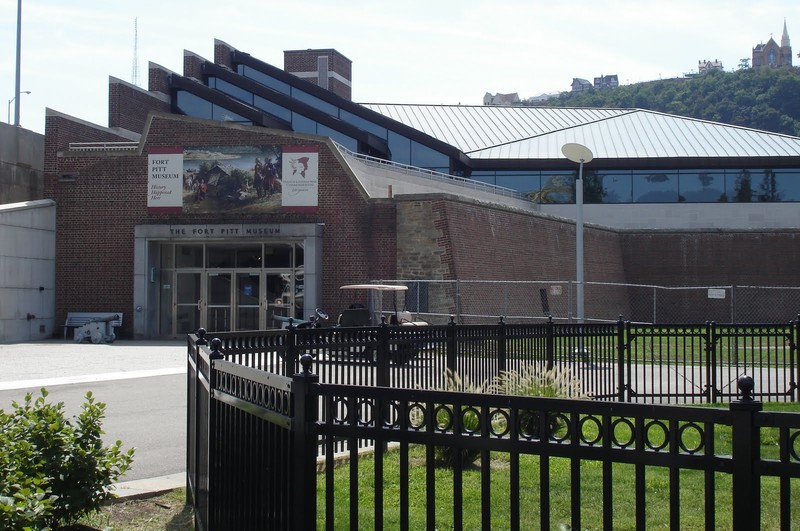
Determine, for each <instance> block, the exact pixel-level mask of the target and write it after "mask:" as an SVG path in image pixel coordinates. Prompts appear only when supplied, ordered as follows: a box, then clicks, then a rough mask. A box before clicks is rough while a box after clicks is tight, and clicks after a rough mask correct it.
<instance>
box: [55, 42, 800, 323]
mask: <svg viewBox="0 0 800 531" xmlns="http://www.w3.org/2000/svg"><path fill="white" fill-rule="evenodd" d="M351 70H352V65H351V62H350V60H348V59H347V58H346V57H344V56H343V55H341V54H340V53H338V52H337V51H335V50H329V49H328V50H303V51H289V52H286V53H285V64H284V68H282V69H281V68H277V67H275V66H272V65H269V64H267V63H264V62H262V61H260V60H258V59H256V58H255V57H253V56H251V55H250V54H248V53H244V52H241V51H239V50H236V49H235V48H233V47H231V46H229V45H228V44H226V43H224V42H220V41H216V42H215V46H214V59H213V61H212V60H206V59H204V58H202V57H200V56H198V55H196V54H193V53H191V52H185V53H184V71H183V73H176V72H171V71H169V70H167V69H165V68H163V67H160V66H159V65H157V64H153V63H151V64H150V66H149V85H148V88H147V89H143V88H139V87H137V86H134V85H132V84H129V83H126V82H124V81H121V80H119V79H115V78H111V79H110V82H109V123H108V125H107V126H104V125H98V124H91V123H87V122H85V121H82V120H80V119H79V118H76V117H71V116H67V115H64V114H62V113H59V112H58V111H56V110H52V109H49V110H48V113H47V119H46V130H45V163H44V171H45V191H44V196H45V198H47V199H52V200H53V201H54V202H55V204H56V237H55V241H56V243H55V247H56V251H55V253H56V256H55V264H56V265H55V267H56V280H55V323H56V324H58V323H63V322H64V318H65V316H66V314H67V312H71V311H109V312H122V313H123V314H124V315H125V319H124V324H123V327H122V329H120V330H118V335H120V336H121V337H131V338H161V337H164V338H166V337H178V336H180V335H182V334H185V333H187V332H192V331H195V330H196V329H197V328H198V327H201V326H203V327H205V328H206V329H208V330H213V331H225V330H254V329H265V328H271V327H273V326H276V321H275V317H276V316H279V315H282V316H292V317H296V318H302V317H304V316H308V315H309V314H310V313H311V312H313V311H314V309H315V308H317V307H320V308H324V309H325V310H326V311H328V312H329V313H330V314H331V315H336V314H337V313H338V312H339V311H340V310H342V309H343V308H345V307H347V305H348V304H349V303H350V302H352V301H351V300H350V299H349V298H348V297H350V296H349V295H348V296H346V295H344V294H343V293H342V292H341V291H340V290H339V287H340V286H342V285H344V284H352V283H366V282H371V281H387V280H392V281H404V282H415V281H441V282H442V283H443V284H441V285H440V284H430V285H428V284H425V286H426V288H425V290H424V291H425V293H424V302H423V305H424V306H425V308H424V309H423V311H424V312H426V313H429V314H430V315H440V316H446V315H447V314H448V313H453V312H454V311H455V308H454V307H453V306H454V303H453V302H452V301H453V300H454V299H453V298H452V297H444V296H443V295H442V294H440V293H438V292H437V290H438V289H440V288H438V287H436V286H446V285H447V284H444V282H445V281H474V280H481V281H541V282H544V283H547V282H551V283H553V284H555V283H556V282H560V281H569V280H573V279H575V275H576V267H575V262H576V258H575V256H576V255H575V252H576V251H575V245H576V222H575V217H576V194H575V183H576V180H577V179H576V177H577V174H578V164H576V163H575V162H572V161H570V160H568V159H567V158H566V157H565V156H564V155H563V153H562V151H561V148H562V146H564V145H565V144H568V143H578V144H582V145H584V146H587V147H588V148H590V149H591V151H592V153H593V157H594V158H593V160H592V161H591V162H589V163H587V164H585V165H584V170H583V177H584V187H583V190H584V193H583V196H584V203H585V204H584V205H583V211H582V212H583V217H584V219H585V222H586V226H585V240H584V248H585V257H586V258H585V259H586V261H585V272H586V281H587V282H593V281H594V282H606V283H610V284H614V285H620V286H622V285H626V284H658V285H667V286H720V285H724V286H728V285H736V284H744V285H759V286H787V287H796V286H798V285H800V238H799V237H798V228H800V210H798V201H800V138H795V137H789V136H785V135H780V134H774V133H767V132H763V131H754V130H751V129H746V128H742V127H734V126H729V125H725V124H719V123H711V122H705V121H701V120H694V119H688V118H683V117H678V116H672V115H667V114H662V113H656V112H650V111H644V110H640V109H577V108H573V109H563V108H560V109H557V108H547V107H521V106H462V105H406V104H378V103H372V104H367V103H362V104H359V103H355V102H353V101H351V79H352V74H351ZM523 286H527V284H520V285H519V290H522V291H519V292H516V293H512V295H513V296H515V297H518V298H521V299H530V300H531V301H533V300H535V304H532V306H531V308H530V309H529V310H527V311H526V313H527V314H530V315H531V316H538V317H544V314H545V313H546V312H545V311H544V309H543V308H542V307H541V304H540V303H541V301H540V300H539V297H540V290H539V289H534V290H532V291H531V292H530V293H528V292H525V291H524V290H526V289H529V288H527V287H523ZM441 289H442V290H445V289H446V288H441ZM503 289H504V290H506V289H507V288H505V287H504V288H503ZM548 289H549V288H548ZM415 293H417V295H415V297H416V298H417V300H416V304H417V306H418V307H417V309H419V304H420V303H421V298H422V297H421V295H419V293H420V291H419V290H417V291H416V292H415ZM498 293H499V290H488V291H486V292H484V293H483V294H482V295H481V296H480V297H468V296H467V297H463V298H462V299H461V300H459V302H458V303H457V304H459V305H461V306H462V308H461V310H463V309H464V307H468V306H472V307H473V312H472V313H474V314H480V313H482V312H483V313H487V314H488V315H494V314H493V312H492V311H491V310H486V309H484V310H481V309H480V308H479V306H480V305H482V304H484V305H488V306H491V304H492V298H493V297H495V296H498ZM547 293H548V294H549V296H550V297H551V299H552V298H556V297H567V296H569V293H570V292H569V290H563V291H562V290H560V289H552V290H549V291H548V292H547ZM627 293H628V288H618V289H616V290H614V291H613V292H612V293H610V294H606V295H604V296H602V297H599V296H598V297H591V296H587V300H586V309H587V316H590V317H593V318H597V319H616V318H617V316H618V315H619V314H623V315H629V312H630V311H631V308H630V305H629V303H628V302H627V301H626V297H627ZM445 299H446V302H445ZM406 302H407V301H406ZM772 306H775V307H777V306H780V312H782V313H780V315H778V316H777V317H776V318H777V319H784V318H785V315H788V316H789V318H791V316H794V315H796V314H797V312H798V311H799V310H800V308H793V307H790V305H789V304H788V303H787V304H783V303H781V304H772ZM562 317H565V318H566V317H569V316H566V315H565V316H562ZM53 332H54V333H56V332H57V330H54V331H53Z"/></svg>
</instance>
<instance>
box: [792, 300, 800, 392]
mask: <svg viewBox="0 0 800 531" xmlns="http://www.w3.org/2000/svg"><path fill="white" fill-rule="evenodd" d="M792 334H793V337H794V339H793V340H792V342H793V345H792V347H793V348H792V350H791V364H792V376H793V377H794V382H792V383H793V384H794V385H792V400H800V397H798V395H797V386H798V385H800V360H798V359H797V358H798V353H800V350H798V349H800V315H798V316H797V319H795V320H794V322H793V323H792ZM795 371H797V373H796V374H795Z"/></svg>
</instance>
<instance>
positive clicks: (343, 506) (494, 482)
mask: <svg viewBox="0 0 800 531" xmlns="http://www.w3.org/2000/svg"><path fill="white" fill-rule="evenodd" d="M765 409H768V410H781V411H792V412H797V411H800V405H799V404H785V403H784V404H775V405H772V404H765ZM587 425H589V424H587ZM692 433H693V432H692V430H687V437H689V438H688V439H686V440H685V442H686V443H688V444H687V445H688V446H690V447H691V445H692V442H693V441H692V440H691V436H692ZM623 438H624V437H623ZM777 441H778V439H777V433H776V430H764V431H763V433H762V438H761V446H762V455H763V456H764V457H766V458H776V457H777V451H778V448H777ZM715 448H716V450H717V453H718V454H725V453H729V452H730V431H729V430H728V429H726V428H724V427H717V429H716V430H715ZM541 463H542V461H541V459H540V457H539V456H534V455H522V456H520V483H521V486H520V491H519V492H520V493H519V497H520V508H521V514H522V521H521V528H522V529H539V523H540V520H539V518H540V513H539V507H540V488H539V478H540V470H541ZM374 464H375V463H374V458H373V456H372V455H371V454H368V455H365V456H363V457H361V458H360V459H359V463H358V515H359V516H358V518H359V521H358V528H359V529H373V528H374V507H375V500H374V489H373V486H374ZM479 464H480V461H478V462H477V463H476V465H479ZM549 465H550V483H549V484H550V487H549V494H550V503H551V513H550V514H551V516H550V526H551V528H552V529H560V528H564V529H568V527H561V526H566V525H568V524H570V501H571V497H570V496H571V494H570V492H571V481H570V477H571V476H570V460H568V459H566V458H551V459H550V463H549ZM426 470H427V467H426V455H425V448H424V447H421V446H412V447H411V448H410V450H409V484H410V488H409V496H410V504H409V506H410V510H409V520H410V525H409V527H410V529H423V528H425V526H426V520H425V518H426ZM349 474H350V468H349V467H348V466H341V467H338V468H336V469H335V472H334V478H335V479H334V485H335V487H334V499H335V502H334V507H335V519H334V522H335V526H334V527H335V529H348V528H349V526H350V522H349V507H350V501H351V500H350V482H349ZM580 474H581V497H580V502H581V518H582V521H581V528H582V529H601V528H602V514H603V505H602V479H603V474H602V463H600V462H597V461H582V462H581V464H580ZM490 476H491V480H490V492H491V529H493V530H495V529H500V530H502V529H508V528H509V521H510V505H509V499H510V493H509V488H510V462H509V456H508V454H502V453H492V454H491V474H490ZM612 477H613V508H614V529H633V528H634V527H635V505H634V500H635V496H634V492H635V466H634V465H630V464H622V463H616V464H614V465H613V466H612ZM704 481H705V479H704V473H703V472H702V471H694V470H683V471H681V472H680V473H679V483H680V507H681V521H680V526H679V527H680V528H681V529H703V528H704V518H705V507H704V493H705V486H704ZM435 482H436V488H435V492H436V497H435V500H436V501H435V506H436V528H437V529H452V528H453V522H454V517H453V497H454V491H453V471H452V470H450V469H442V468H439V469H436V480H435ZM317 483H318V492H317V499H318V510H317V512H318V522H319V527H320V528H322V527H324V520H325V508H324V499H325V497H324V490H323V489H324V484H325V483H324V476H323V475H322V474H321V475H320V477H319V480H318V482H317ZM715 483H716V484H715V498H716V527H717V529H730V528H731V526H732V522H731V477H730V476H729V475H728V474H724V473H717V474H715ZM383 486H384V498H383V499H384V505H383V518H384V522H383V527H384V528H386V529H397V528H399V522H400V512H399V511H400V510H399V500H400V452H399V451H397V450H394V451H390V452H388V453H387V454H386V456H385V458H384V479H383ZM669 487H670V482H669V470H668V469H666V468H662V467H648V468H647V471H646V487H645V499H646V513H647V529H667V528H669ZM792 487H793V491H792V522H793V525H794V526H795V527H797V526H798V524H800V481H793V482H792ZM777 493H778V482H777V480H776V479H774V478H765V479H764V480H763V482H762V522H763V523H764V525H763V526H762V528H765V529H768V528H773V527H776V526H777V522H778V504H777V502H778V495H777ZM480 496H481V473H480V468H479V466H473V467H471V468H469V469H467V470H465V471H464V472H463V500H464V501H463V507H464V510H463V513H462V515H463V522H464V529H470V530H471V529H481V515H482V510H481V502H480Z"/></svg>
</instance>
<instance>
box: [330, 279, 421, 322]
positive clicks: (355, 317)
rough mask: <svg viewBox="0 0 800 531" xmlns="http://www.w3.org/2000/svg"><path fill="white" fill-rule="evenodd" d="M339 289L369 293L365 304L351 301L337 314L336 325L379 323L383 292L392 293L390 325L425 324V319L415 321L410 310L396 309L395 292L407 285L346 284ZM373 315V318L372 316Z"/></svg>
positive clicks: (404, 289) (406, 289)
mask: <svg viewBox="0 0 800 531" xmlns="http://www.w3.org/2000/svg"><path fill="white" fill-rule="evenodd" d="M339 289H343V290H347V291H366V292H367V293H369V301H368V304H367V305H364V304H363V303H358V302H356V303H353V304H351V305H350V307H349V308H348V309H346V310H344V311H343V312H342V313H341V314H340V315H339V320H338V321H337V325H338V326H376V325H379V324H380V323H381V317H382V316H383V314H384V313H385V312H384V311H383V294H384V293H387V292H389V293H391V294H392V309H393V311H392V312H391V313H389V316H388V319H387V321H388V323H389V324H390V325H402V326H426V325H427V324H428V323H426V322H425V321H415V320H414V319H413V317H412V315H411V312H409V311H407V310H405V309H403V310H402V311H398V310H397V292H399V291H408V286H402V285H393V284H348V285H346V286H342V287H340V288H339ZM373 316H374V317H375V318H373Z"/></svg>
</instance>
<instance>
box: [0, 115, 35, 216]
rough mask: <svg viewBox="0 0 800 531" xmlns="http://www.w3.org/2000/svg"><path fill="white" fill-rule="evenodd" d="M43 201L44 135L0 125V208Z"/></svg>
mask: <svg viewBox="0 0 800 531" xmlns="http://www.w3.org/2000/svg"><path fill="white" fill-rule="evenodd" d="M42 197H44V135H40V134H39V133H34V132H33V131H28V130H27V129H22V128H21V127H14V126H13V125H8V124H0V205H2V204H6V203H18V202H20V201H33V200H35V199H41V198H42Z"/></svg>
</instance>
